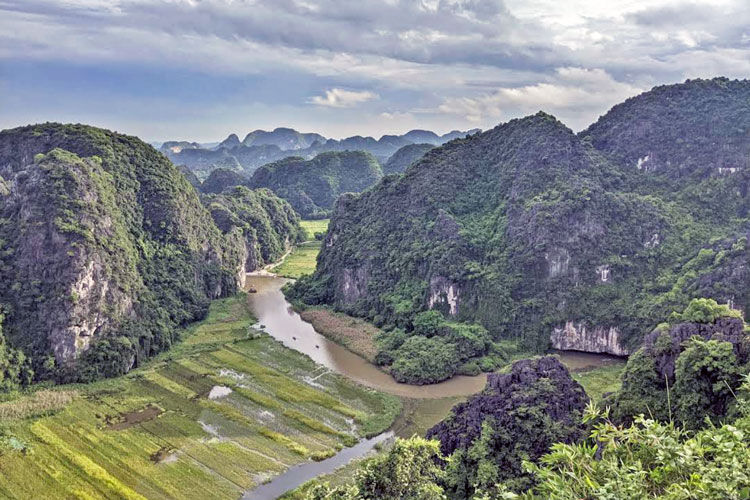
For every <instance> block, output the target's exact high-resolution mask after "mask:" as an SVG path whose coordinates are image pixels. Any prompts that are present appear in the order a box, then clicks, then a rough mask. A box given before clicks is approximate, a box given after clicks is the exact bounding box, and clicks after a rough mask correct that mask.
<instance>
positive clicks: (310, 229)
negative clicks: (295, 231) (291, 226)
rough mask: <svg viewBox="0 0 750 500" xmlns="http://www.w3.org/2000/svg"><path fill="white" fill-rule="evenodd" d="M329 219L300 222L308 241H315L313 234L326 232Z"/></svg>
mask: <svg viewBox="0 0 750 500" xmlns="http://www.w3.org/2000/svg"><path fill="white" fill-rule="evenodd" d="M330 222H331V219H316V220H303V221H300V224H299V225H300V226H302V229H304V230H305V234H306V235H307V239H308V240H314V239H315V233H325V232H326V231H328V224H329V223H330Z"/></svg>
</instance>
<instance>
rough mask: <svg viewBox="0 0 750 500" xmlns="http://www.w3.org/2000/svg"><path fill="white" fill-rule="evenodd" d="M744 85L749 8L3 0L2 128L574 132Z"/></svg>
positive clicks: (200, 135)
mask: <svg viewBox="0 0 750 500" xmlns="http://www.w3.org/2000/svg"><path fill="white" fill-rule="evenodd" d="M713 76H729V77H732V78H745V77H748V76H750V2H748V1H747V0H703V1H666V0H618V1H614V0H611V1H608V0H505V1H503V0H381V1H372V0H360V1H352V0H0V128H7V127H12V126H17V125H22V124H26V123H30V122H38V121H53V120H54V121H66V122H68V121H72V122H86V123H92V124H95V125H100V126H105V127H109V128H113V129H116V130H120V131H123V132H127V133H132V134H136V135H139V136H141V137H143V138H144V139H147V140H165V139H191V140H202V141H209V140H220V139H222V138H223V137H225V136H226V135H228V134H229V133H231V132H236V133H238V134H240V135H244V134H245V133H247V132H248V131H250V130H253V129H256V128H273V127H276V126H290V127H295V128H297V129H300V130H303V131H316V132H319V133H322V134H324V135H327V136H333V137H342V136H349V135H356V134H361V135H375V136H379V135H381V134H385V133H402V132H405V131H407V130H409V129H411V128H429V129H434V130H435V131H437V132H440V133H443V132H446V131H449V130H452V129H466V128H473V127H481V128H489V127H491V126H494V125H496V124H497V123H499V122H502V121H507V120H508V119H511V118H514V117H518V116H523V115H526V114H530V113H534V112H536V111H538V110H540V109H542V110H544V111H547V112H549V113H552V114H554V115H555V116H557V117H558V118H560V119H561V120H562V121H563V122H565V123H566V124H568V125H569V126H570V127H571V128H573V129H574V130H580V129H582V128H584V127H585V126H586V125H588V124H589V123H591V122H593V121H594V120H596V118H597V117H598V116H599V115H601V114H602V113H604V112H606V111H607V109H609V108H610V107H611V106H612V105H613V104H616V103H617V102H619V101H621V100H623V99H625V98H627V97H629V96H632V95H635V94H637V93H639V92H642V91H644V90H648V89H649V88H651V87H652V86H654V85H659V84H663V83H674V82H679V81H683V80H685V79H686V78H696V77H703V78H710V77H713Z"/></svg>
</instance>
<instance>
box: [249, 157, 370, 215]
mask: <svg viewBox="0 0 750 500" xmlns="http://www.w3.org/2000/svg"><path fill="white" fill-rule="evenodd" d="M382 176H383V171H382V170H381V169H380V165H379V164H378V162H377V160H376V159H375V157H373V156H372V155H371V154H369V153H365V152H362V151H343V152H330V153H322V154H319V155H318V156H316V157H315V158H313V159H312V160H309V161H305V160H304V159H302V158H299V157H291V158H286V159H284V160H281V161H278V162H276V163H271V164H269V165H264V166H263V167H261V168H259V169H258V170H257V171H256V172H255V174H253V176H252V178H251V179H250V182H249V183H248V185H249V186H250V187H252V188H269V189H271V190H272V191H273V192H274V193H276V194H277V195H278V196H279V197H281V198H283V199H285V200H287V201H288V202H289V203H290V204H291V205H292V207H294V209H295V210H296V211H297V212H298V213H299V214H300V215H301V216H302V217H305V218H322V217H325V216H327V215H328V213H329V212H330V210H331V209H332V208H333V204H334V203H335V201H336V199H337V198H338V196H339V195H340V194H341V193H350V192H352V193H359V192H361V191H364V190H365V189H367V188H369V187H370V186H372V185H374V184H375V183H376V182H377V181H378V180H379V179H380V178H381V177H382Z"/></svg>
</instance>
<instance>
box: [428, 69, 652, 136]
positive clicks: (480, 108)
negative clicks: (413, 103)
mask: <svg viewBox="0 0 750 500" xmlns="http://www.w3.org/2000/svg"><path fill="white" fill-rule="evenodd" d="M643 90H644V89H641V88H638V87H635V86H633V85H630V84H628V83H623V82H619V81H617V80H615V79H614V78H612V76H611V75H609V74H608V73H607V72H606V71H604V70H602V69H585V68H575V67H566V68H558V69H557V70H556V72H555V75H554V78H552V79H551V80H550V81H547V82H540V83H535V84H531V85H524V86H520V87H505V88H500V89H497V90H496V91H495V92H492V93H485V94H480V95H478V96H473V97H451V98H447V99H445V100H444V102H443V103H442V104H440V106H438V108H437V112H439V113H445V114H453V115H457V116H460V117H463V118H465V119H466V120H468V121H470V122H472V123H476V124H480V125H481V124H485V125H486V124H490V123H493V122H496V121H498V120H500V119H503V120H507V119H509V118H514V117H517V116H521V115H526V114H530V113H534V112H536V111H539V110H542V111H546V112H548V113H551V114H553V115H555V116H557V117H558V118H560V119H561V120H562V121H563V122H565V123H566V124H567V125H568V126H570V127H573V128H583V127H585V126H586V125H588V124H589V123H590V122H591V121H592V118H595V117H596V116H597V114H601V113H604V112H605V111H607V109H609V107H611V106H612V105H614V104H616V103H618V102H620V101H622V100H624V99H626V98H628V97H630V96H633V95H635V94H638V93H639V92H641V91H643Z"/></svg>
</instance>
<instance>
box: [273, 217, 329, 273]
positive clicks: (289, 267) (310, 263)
mask: <svg viewBox="0 0 750 500" xmlns="http://www.w3.org/2000/svg"><path fill="white" fill-rule="evenodd" d="M329 222H330V220H329V219H320V220H303V221H301V222H300V225H301V226H302V229H304V230H305V233H306V234H307V240H308V241H306V242H304V243H300V244H299V245H297V246H296V247H295V248H294V249H293V250H292V252H291V253H290V254H289V255H288V256H287V257H286V258H285V259H284V262H282V263H281V264H279V265H278V266H276V267H274V268H273V272H274V273H275V274H278V275H279V276H283V277H284V278H293V279H297V278H299V277H301V276H303V275H305V274H312V273H313V272H314V271H315V266H316V265H317V259H318V253H320V245H321V243H322V242H321V241H320V240H316V239H315V233H325V232H326V230H327V229H328V223H329Z"/></svg>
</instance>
